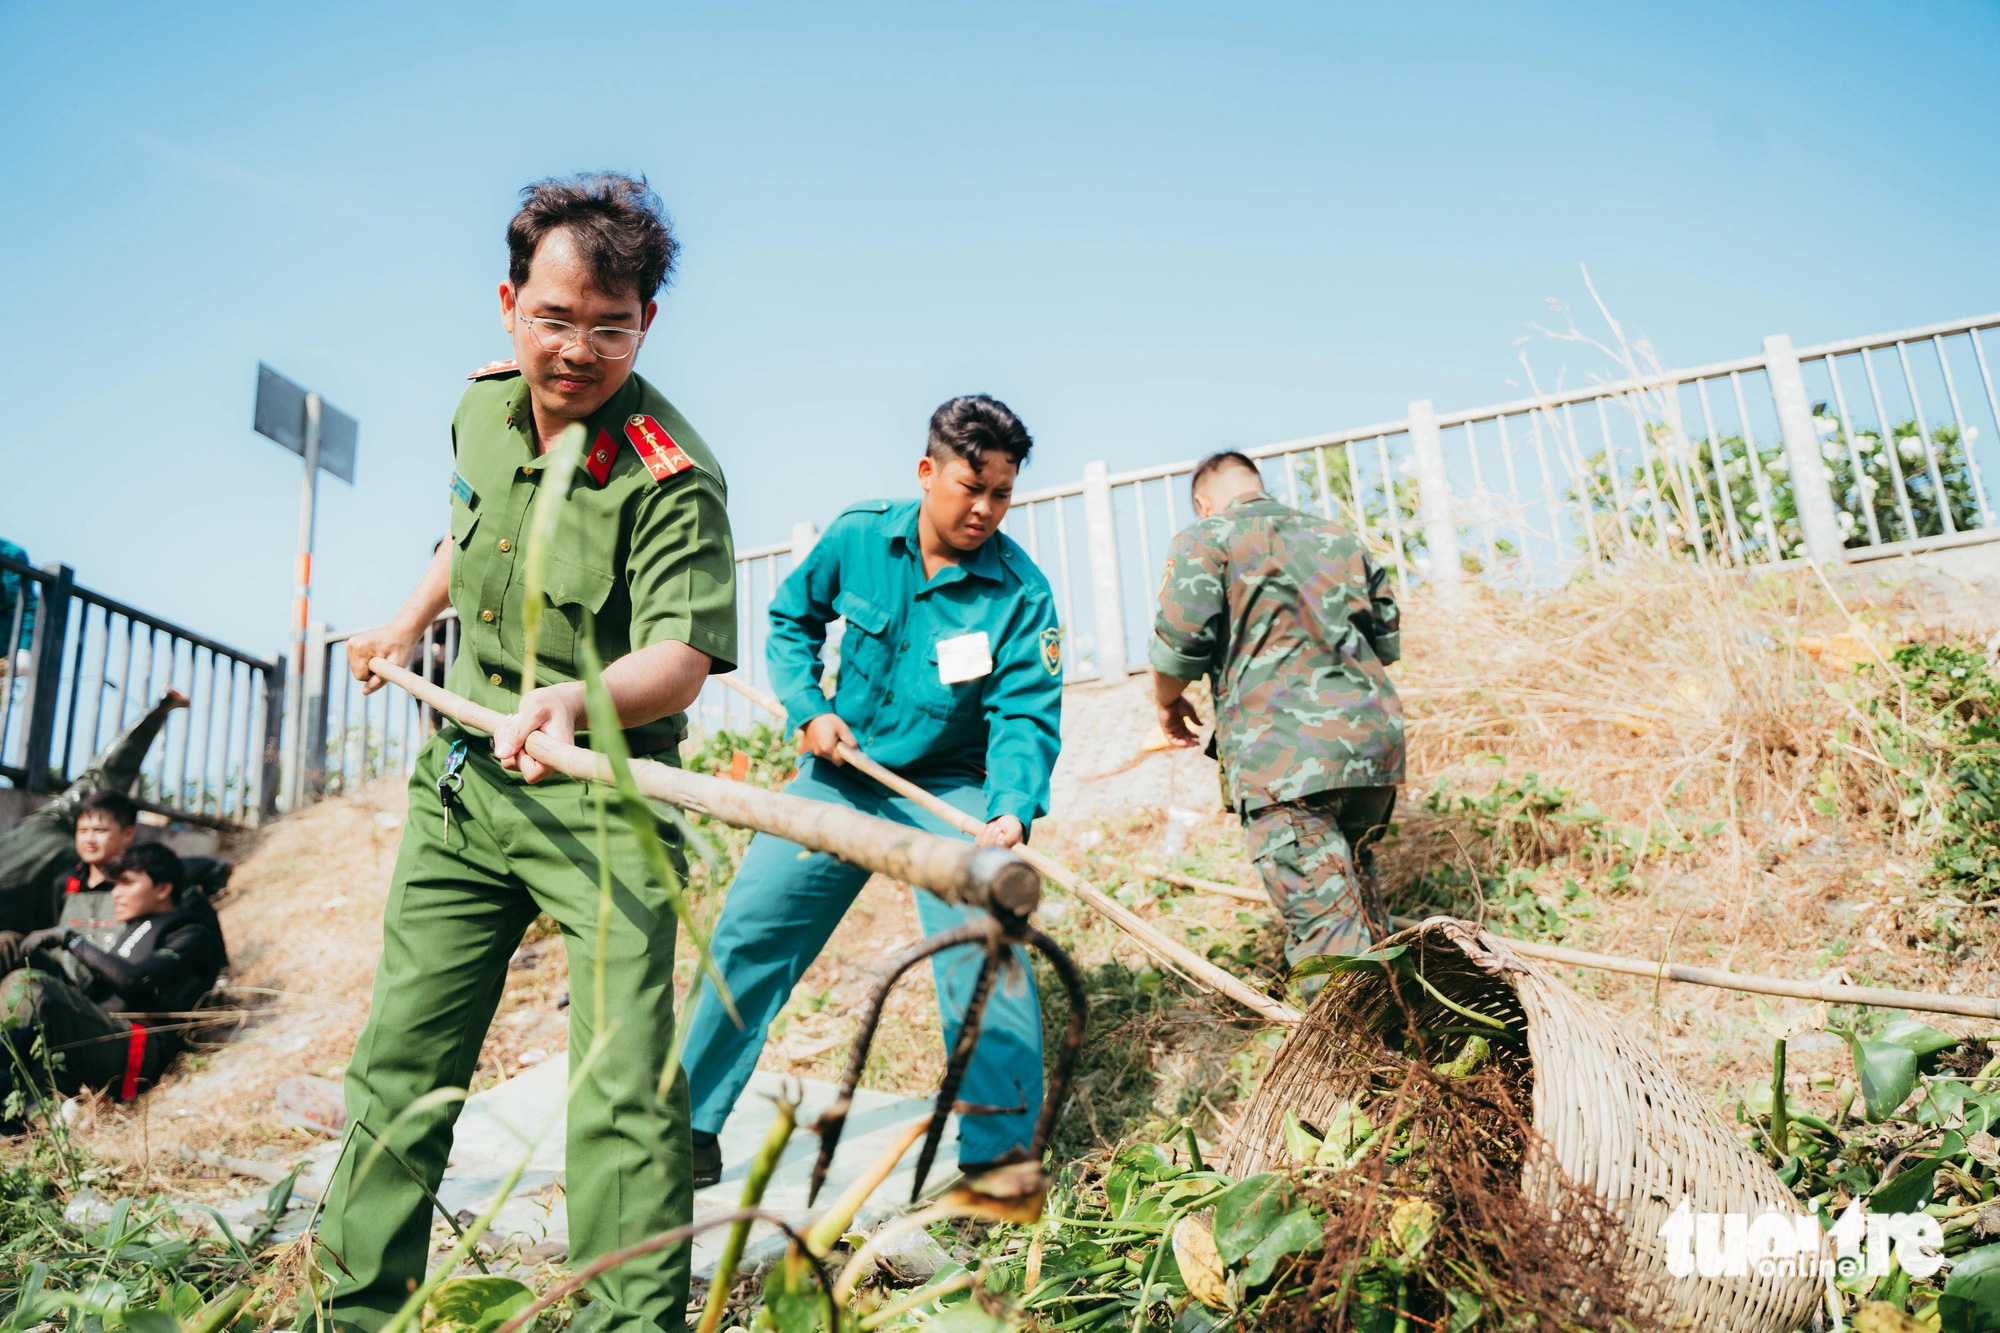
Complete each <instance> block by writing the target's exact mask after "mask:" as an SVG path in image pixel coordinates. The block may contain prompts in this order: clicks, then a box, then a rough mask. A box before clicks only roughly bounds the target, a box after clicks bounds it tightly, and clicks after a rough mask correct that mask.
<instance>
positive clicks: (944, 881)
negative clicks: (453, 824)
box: [368, 657, 1042, 916]
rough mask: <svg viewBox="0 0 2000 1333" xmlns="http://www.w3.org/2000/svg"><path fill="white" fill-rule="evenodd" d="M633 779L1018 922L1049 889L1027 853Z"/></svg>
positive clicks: (705, 786) (468, 716)
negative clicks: (1025, 857)
mask: <svg viewBox="0 0 2000 1333" xmlns="http://www.w3.org/2000/svg"><path fill="white" fill-rule="evenodd" d="M368 666H369V669H370V670H372V671H373V672H374V673H375V674H376V675H378V676H380V677H381V678H382V679H384V680H387V681H391V682H393V683H395V684H397V685H400V686H402V687H403V688H404V689H405V690H407V691H409V692H410V693H411V694H412V695H414V696H416V697H417V698H418V699H421V700H422V701H423V702H425V703H427V704H429V705H430V706H431V707H432V708H435V709H436V710H437V711H438V712H440V713H443V714H444V715H445V716H446V717H449V718H451V719H452V720H453V721H455V722H457V723H459V724H460V725H461V726H465V727H470V728H472V729H474V730H476V731H483V732H485V733H486V734H487V735H489V736H490V735H492V734H493V733H494V732H495V731H497V730H498V729H499V726H500V722H501V719H502V717H503V716H504V715H503V714H501V713H499V712H496V711H495V710H493V709H491V708H487V707H484V706H482V705H480V704H476V703H473V702H472V701H471V700H470V699H464V698H461V697H459V696H458V695H456V694H453V693H452V692H451V691H450V690H447V689H445V688H444V687H442V686H440V685H434V684H432V683H431V682H430V681H428V680H425V679H424V678H423V677H421V676H419V675H417V674H415V673H414V672H410V671H405V670H404V669H403V668H402V667H399V666H397V665H396V664H395V663H393V662H390V661H389V660H388V659H387V658H382V657H377V658H374V659H373V660H371V661H370V662H369V664H368ZM527 751H528V753H529V754H531V755H533V756H534V757H535V758H536V759H539V760H541V761H542V762H543V763H544V764H547V765H548V766H549V767H550V768H553V769H555V770H556V771H557V772H559V773H564V774H567V775H568V776H570V777H572V778H575V779H577V780H578V781H581V782H610V781H611V780H612V774H611V761H610V760H609V759H607V758H605V757H604V756H603V755H601V754H597V753H595V752H593V751H590V750H586V749H583V748H582V747H580V746H576V745H563V744H560V743H558V742H556V741H553V740H550V739H549V738H548V737H546V736H543V735H541V734H540V733H536V734H533V735H530V736H529V737H528V743H527ZM632 776H633V778H634V779H635V780H636V781H637V782H638V784H639V790H640V791H642V792H644V793H645V794H646V795H648V796H651V797H653V798H654V799H656V800H661V801H665V802H667V803H668V804H670V805H677V806H679V807H681V808H682V809H684V810H693V811H695V812H696V813H698V814H704V815H712V816H713V817H715V818H716V819H720V820H722V821H723V822H724V823H726V824H734V825H735V826H737V827H738V828H750V829H756V830H757V831H758V832H760V833H769V834H772V835H773V836H775V837H780V838H784V839H786V840H788V841H790V842H796V843H798V844H799V845H800V846H802V847H810V848H812V849H813V850H815V851H821V852H828V853H831V854H832V855H834V856H837V857H839V858H840V859H841V860H843V861H847V862H850V863H852V864H854V865H857V866H861V867H863V868H864V869H868V870H872V871H875V872H877V873H878V874H883V875H888V876H891V877H892V878H895V879H900V880H902V881H904V882H905V883H909V884H921V885H922V886H923V887H924V888H926V889H929V890H930V891H931V892H932V893H935V894H937V895H938V896H939V897H940V898H943V899H945V900H946V901H948V902H954V903H960V904H963V905H965V906H969V907H981V908H986V909H987V910H994V909H996V908H997V909H999V910H1002V911H1005V912H1008V913H1011V914H1012V915H1015V916H1027V915H1028V914H1030V913H1031V912H1033V911H1034V909H1035V908H1036V907H1037V906H1038V905H1039V904H1040V902H1041V894H1042V886H1041V881H1040V880H1039V879H1038V878H1036V875H1035V872H1034V871H1033V870H1032V869H1030V868H1029V866H1028V864H1027V863H1026V862H1024V861H1023V860H1022V859H1021V858H1020V857H1018V856H1016V855H1014V854H1013V853H1012V852H1010V851H1006V850H1004V849H1001V848H997V847H977V848H975V847H968V846H967V845H966V844H964V843H962V842H959V841H958V840H957V839H955V838H940V837H938V836H937V835H936V834H934V833H926V832H924V831H923V830H922V829H913V828H910V827H909V826H908V825H905V824H898V823H896V822H895V821H894V820H890V819H878V818H876V817H875V816H873V815H865V814H863V813H861V812H860V811H859V810H849V809H847V808H845V807H844V806H838V805H831V804H828V803H827V802H825V801H809V800H806V799H804V798H803V797H799V796H787V795H785V794H784V793H782V792H774V791H765V790H764V789H763V788H761V787H753V786H751V785H750V784H748V783H746V782H731V781H730V780H728V779H727V778H717V777H710V776H708V775H707V774H705V773H689V772H687V771H686V770H684V769H679V768H674V767H672V766H670V765H667V764H662V763H657V762H655V761H653V760H650V759H634V760H633V761H632Z"/></svg>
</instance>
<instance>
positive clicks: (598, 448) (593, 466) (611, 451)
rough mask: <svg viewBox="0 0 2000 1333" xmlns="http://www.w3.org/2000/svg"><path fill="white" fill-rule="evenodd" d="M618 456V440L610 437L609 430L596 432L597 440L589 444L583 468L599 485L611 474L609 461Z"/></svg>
mask: <svg viewBox="0 0 2000 1333" xmlns="http://www.w3.org/2000/svg"><path fill="white" fill-rule="evenodd" d="M617 456H618V442H617V441H616V440H614V439H612V438H611V432H610V431H608V430H600V431H598V432H597V442H596V443H595V444H593V445H591V446H590V453H589V454H588V455H586V456H585V457H584V460H583V470H584V471H585V472H588V473H589V474H590V475H591V477H592V478H594V479H595V480H596V482H597V484H598V485H599V486H602V485H603V484H604V479H605V478H606V477H608V476H610V475H611V462H612V460H613V459H615V458H616V457H617Z"/></svg>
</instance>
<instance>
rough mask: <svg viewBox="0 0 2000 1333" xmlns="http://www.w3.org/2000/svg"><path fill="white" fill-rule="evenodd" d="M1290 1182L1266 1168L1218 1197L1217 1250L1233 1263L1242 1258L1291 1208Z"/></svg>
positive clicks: (1274, 1227)
mask: <svg viewBox="0 0 2000 1333" xmlns="http://www.w3.org/2000/svg"><path fill="white" fill-rule="evenodd" d="M1293 1198H1294V1195H1293V1192H1292V1187H1291V1185H1290V1184H1289V1183H1288V1182H1287V1181H1285V1180H1284V1179H1283V1178H1282V1177H1279V1176H1274V1175H1271V1174H1270V1173H1268V1172H1266V1173H1265V1174H1263V1175H1257V1176H1251V1177H1250V1178H1249V1179H1248V1180H1244V1181H1241V1182H1239V1183H1238V1184H1236V1185H1234V1186H1232V1187H1231V1188H1230V1189H1229V1191H1228V1192H1227V1193H1225V1194H1224V1195H1223V1196H1222V1197H1221V1198H1220V1199H1217V1200H1216V1201H1215V1250H1216V1253H1217V1254H1220V1255H1221V1256H1222V1262H1223V1263H1224V1264H1226V1265H1229V1266H1230V1267H1234V1266H1235V1265H1236V1264H1238V1263H1240V1262H1242V1260H1243V1259H1244V1257H1245V1256H1246V1255H1248V1254H1249V1253H1250V1251H1252V1250H1254V1249H1256V1248H1257V1246H1258V1244H1259V1243H1261V1242H1262V1241H1263V1239H1264V1237H1266V1236H1267V1235H1269V1234H1270V1233H1271V1232H1272V1231H1273V1230H1275V1229H1276V1228H1277V1225H1278V1223H1279V1222H1281V1221H1283V1220H1284V1217H1285V1215H1286V1214H1287V1213H1289V1212H1290V1211H1291V1210H1292V1202H1293Z"/></svg>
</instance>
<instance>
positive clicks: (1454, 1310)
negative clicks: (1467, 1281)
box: [1444, 1287, 1486, 1333]
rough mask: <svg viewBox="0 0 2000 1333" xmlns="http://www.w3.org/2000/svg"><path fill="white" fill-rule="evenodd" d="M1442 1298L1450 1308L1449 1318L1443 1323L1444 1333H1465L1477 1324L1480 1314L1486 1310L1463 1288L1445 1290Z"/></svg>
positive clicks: (1476, 1298)
mask: <svg viewBox="0 0 2000 1333" xmlns="http://www.w3.org/2000/svg"><path fill="white" fill-rule="evenodd" d="M1444 1298H1445V1301H1446V1302H1447V1303H1448V1304H1450V1306H1451V1318H1449V1319H1447V1320H1446V1321H1445V1325H1444V1333H1465V1331H1466V1330H1467V1329H1469V1328H1471V1327H1472V1326H1473V1325H1474V1324H1476V1323H1478V1322H1479V1316H1480V1314H1481V1313H1482V1312H1484V1310H1485V1309H1486V1306H1485V1305H1484V1304H1483V1303H1482V1302H1481V1301H1480V1299H1479V1298H1478V1297H1477V1296H1475V1295H1473V1294H1472V1293H1471V1292H1469V1291H1467V1290H1466V1289H1465V1288H1463V1287H1449V1288H1446V1290H1445V1293H1444Z"/></svg>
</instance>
